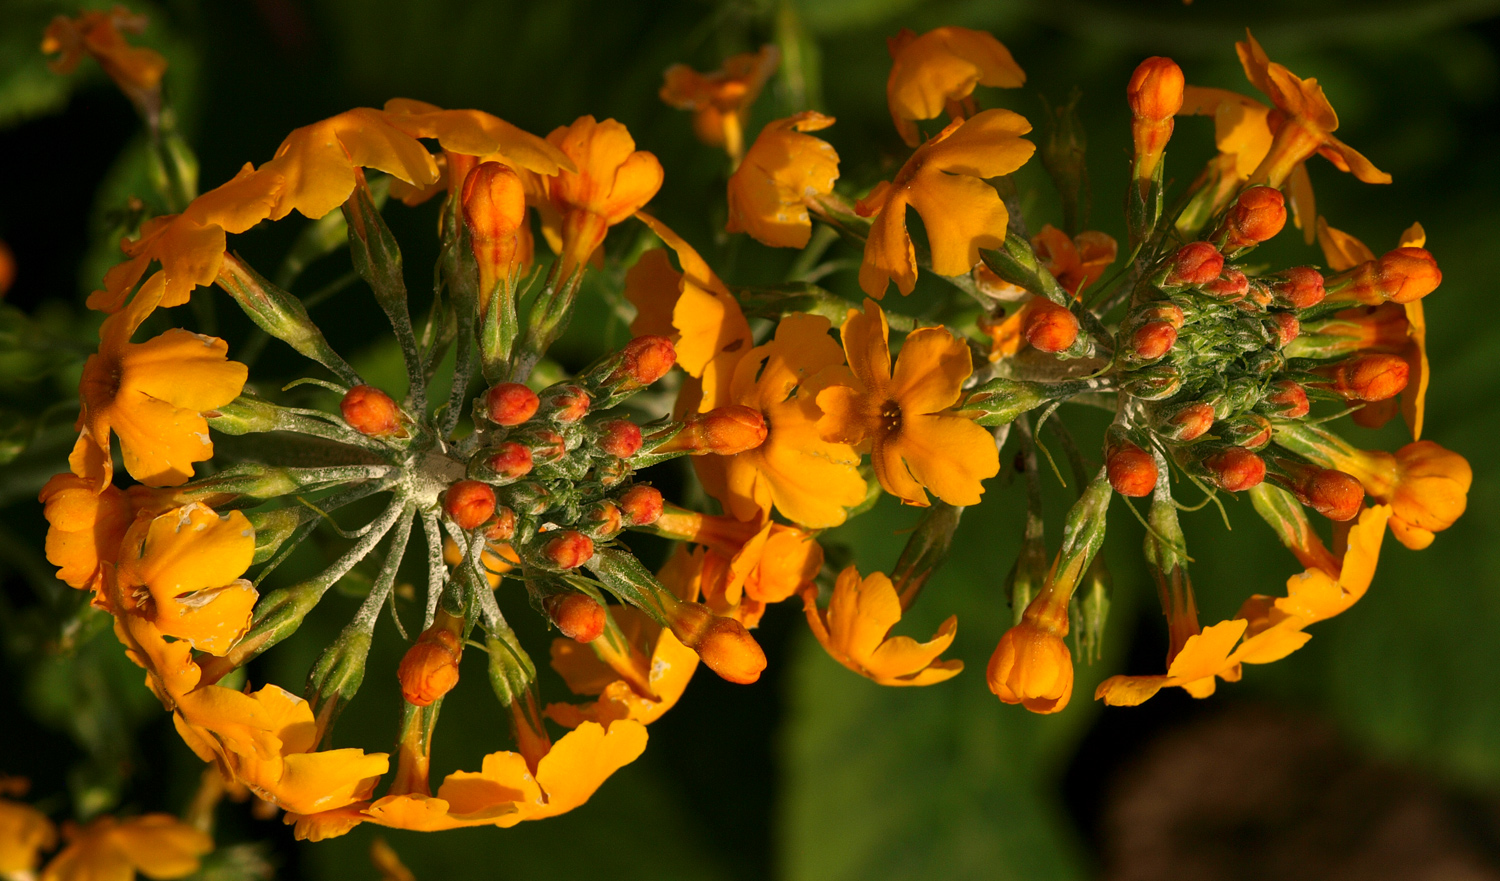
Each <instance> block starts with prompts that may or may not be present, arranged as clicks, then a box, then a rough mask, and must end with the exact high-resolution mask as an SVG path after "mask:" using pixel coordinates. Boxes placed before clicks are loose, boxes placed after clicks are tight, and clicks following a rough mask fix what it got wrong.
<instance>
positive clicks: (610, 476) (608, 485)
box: [589, 459, 635, 489]
mask: <svg viewBox="0 0 1500 881" xmlns="http://www.w3.org/2000/svg"><path fill="white" fill-rule="evenodd" d="M634 473H635V469H633V468H631V467H630V463H629V462H626V461H625V460H624V459H605V460H604V461H602V462H598V461H596V462H595V463H594V469H593V470H592V471H590V472H589V477H590V478H591V479H593V480H594V481H595V482H597V483H598V484H599V485H600V486H602V487H604V488H605V489H612V488H613V487H617V486H619V485H620V484H621V483H624V482H625V479H626V478H627V477H629V476H630V475H632V474H634Z"/></svg>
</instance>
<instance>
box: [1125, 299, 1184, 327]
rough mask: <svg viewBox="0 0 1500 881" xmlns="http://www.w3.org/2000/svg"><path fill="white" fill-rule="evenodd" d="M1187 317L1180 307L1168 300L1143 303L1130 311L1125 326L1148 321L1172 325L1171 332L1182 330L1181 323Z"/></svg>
mask: <svg viewBox="0 0 1500 881" xmlns="http://www.w3.org/2000/svg"><path fill="white" fill-rule="evenodd" d="M1186 320H1187V316H1186V315H1185V314H1184V313H1183V311H1182V307H1181V306H1179V305H1177V304H1176V303H1173V302H1171V301H1170V300H1163V301H1160V302H1156V303H1144V304H1142V305H1140V306H1137V307H1135V308H1134V309H1132V310H1130V316H1129V317H1128V318H1126V320H1125V323H1126V324H1135V325H1139V324H1145V323H1146V322H1148V321H1165V322H1166V323H1167V324H1170V325H1172V329H1173V330H1182V325H1183V322H1184V321H1186Z"/></svg>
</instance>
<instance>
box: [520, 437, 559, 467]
mask: <svg viewBox="0 0 1500 881" xmlns="http://www.w3.org/2000/svg"><path fill="white" fill-rule="evenodd" d="M515 438H516V441H517V442H519V443H523V444H525V445H526V446H527V447H529V448H530V450H531V461H532V463H533V464H536V465H551V464H552V463H553V462H556V461H557V460H558V459H561V458H562V457H563V456H566V455H567V454H568V440H567V438H565V437H563V436H562V435H560V434H558V433H557V432H555V431H551V430H549V429H546V428H536V429H530V428H528V429H527V430H526V432H525V434H518V435H515Z"/></svg>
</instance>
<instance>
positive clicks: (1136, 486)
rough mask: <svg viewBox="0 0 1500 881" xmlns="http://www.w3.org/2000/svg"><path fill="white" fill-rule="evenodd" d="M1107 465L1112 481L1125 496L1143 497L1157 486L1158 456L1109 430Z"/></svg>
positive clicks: (1115, 487)
mask: <svg viewBox="0 0 1500 881" xmlns="http://www.w3.org/2000/svg"><path fill="white" fill-rule="evenodd" d="M1104 454H1105V462H1104V467H1105V470H1106V472H1107V473H1108V474H1109V485H1110V486H1112V487H1114V490H1115V492H1117V493H1119V494H1120V495H1122V496H1130V497H1132V498H1137V499H1138V498H1142V497H1144V496H1149V495H1151V491H1152V490H1154V489H1155V488H1156V477H1157V471H1156V459H1155V457H1153V456H1152V455H1151V454H1150V453H1148V452H1146V451H1145V450H1143V449H1141V448H1140V447H1138V446H1136V445H1135V444H1134V443H1131V442H1130V441H1128V440H1126V439H1125V438H1123V437H1121V436H1118V435H1117V434H1115V433H1113V432H1112V433H1110V434H1109V435H1108V439H1107V440H1106V441H1105V448H1104Z"/></svg>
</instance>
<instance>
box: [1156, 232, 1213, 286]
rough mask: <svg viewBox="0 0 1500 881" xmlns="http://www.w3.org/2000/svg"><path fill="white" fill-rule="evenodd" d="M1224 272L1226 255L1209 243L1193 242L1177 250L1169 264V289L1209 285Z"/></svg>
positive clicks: (1166, 282) (1167, 284)
mask: <svg viewBox="0 0 1500 881" xmlns="http://www.w3.org/2000/svg"><path fill="white" fill-rule="evenodd" d="M1223 272H1224V255H1223V254H1221V253H1219V249H1218V248H1216V247H1214V246H1213V245H1212V244H1210V243H1208V242H1191V243H1189V244H1186V245H1183V246H1182V247H1181V248H1178V249H1177V253H1176V254H1173V255H1172V260H1171V262H1170V263H1168V268H1167V277H1166V280H1165V281H1164V282H1163V284H1164V285H1166V286H1168V287H1193V286H1196V285H1201V284H1208V283H1209V282H1211V281H1213V280H1214V279H1216V278H1218V277H1219V276H1220V275H1221V274H1222V273H1223Z"/></svg>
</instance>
